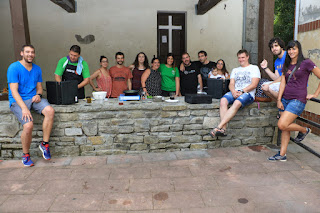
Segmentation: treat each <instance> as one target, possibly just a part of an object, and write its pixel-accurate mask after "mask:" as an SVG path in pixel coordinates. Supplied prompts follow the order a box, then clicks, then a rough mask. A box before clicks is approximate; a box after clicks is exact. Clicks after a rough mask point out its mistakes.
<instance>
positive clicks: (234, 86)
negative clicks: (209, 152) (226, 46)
mask: <svg viewBox="0 0 320 213" xmlns="http://www.w3.org/2000/svg"><path fill="white" fill-rule="evenodd" d="M237 56H238V61H239V63H240V67H238V68H234V69H233V70H232V72H231V77H230V84H229V89H230V92H228V93H226V94H225V95H224V96H223V97H222V98H221V100H220V119H221V121H220V123H219V125H218V126H217V127H215V128H214V129H213V130H212V131H211V132H210V133H209V134H210V135H211V137H215V136H226V135H227V133H226V128H227V124H228V122H229V121H230V120H231V119H232V118H233V117H234V116H235V115H236V113H237V112H238V110H239V109H240V108H243V107H245V106H247V105H249V104H252V103H253V101H254V98H255V92H256V87H257V86H258V83H259V80H260V70H259V68H258V66H256V65H252V64H250V63H249V53H248V51H247V50H244V49H243V50H239V51H238V53H237ZM228 104H232V106H231V107H230V108H229V109H228Z"/></svg>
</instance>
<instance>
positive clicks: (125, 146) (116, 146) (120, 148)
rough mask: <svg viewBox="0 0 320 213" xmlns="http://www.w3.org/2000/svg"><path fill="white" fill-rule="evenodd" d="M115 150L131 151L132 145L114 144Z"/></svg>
mask: <svg viewBox="0 0 320 213" xmlns="http://www.w3.org/2000/svg"><path fill="white" fill-rule="evenodd" d="M113 148H114V149H117V150H130V144H127V143H114V144H113Z"/></svg>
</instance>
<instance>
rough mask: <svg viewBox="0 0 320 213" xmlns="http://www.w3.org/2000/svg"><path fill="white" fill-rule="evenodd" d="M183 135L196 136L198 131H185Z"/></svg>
mask: <svg viewBox="0 0 320 213" xmlns="http://www.w3.org/2000/svg"><path fill="white" fill-rule="evenodd" d="M182 134H183V135H196V134H197V132H196V131H183V132H182Z"/></svg>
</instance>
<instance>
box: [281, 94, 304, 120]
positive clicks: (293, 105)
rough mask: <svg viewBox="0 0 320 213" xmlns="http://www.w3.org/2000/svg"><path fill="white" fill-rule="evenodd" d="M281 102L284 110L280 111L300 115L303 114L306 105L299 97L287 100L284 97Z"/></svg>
mask: <svg viewBox="0 0 320 213" xmlns="http://www.w3.org/2000/svg"><path fill="white" fill-rule="evenodd" d="M281 102H282V104H283V107H284V110H281V109H279V111H280V112H283V111H288V112H291V113H293V114H295V115H298V116H300V115H301V113H302V112H303V110H304V108H305V106H306V104H305V103H302V102H301V101H299V100H297V99H292V100H287V99H284V98H282V99H281Z"/></svg>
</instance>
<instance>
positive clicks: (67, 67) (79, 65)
mask: <svg viewBox="0 0 320 213" xmlns="http://www.w3.org/2000/svg"><path fill="white" fill-rule="evenodd" d="M80 52H81V48H80V47H79V46H78V45H73V46H72V47H71V48H70V51H69V54H68V56H66V57H63V58H61V59H60V60H59V62H58V65H57V68H56V71H55V73H54V74H55V75H54V76H55V80H56V82H61V80H62V81H71V80H76V81H78V99H83V98H84V97H85V92H84V86H85V85H87V84H88V83H89V78H90V72H89V67H88V64H87V62H86V61H85V60H83V58H82V57H81V56H80Z"/></svg>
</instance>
